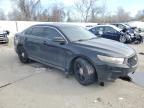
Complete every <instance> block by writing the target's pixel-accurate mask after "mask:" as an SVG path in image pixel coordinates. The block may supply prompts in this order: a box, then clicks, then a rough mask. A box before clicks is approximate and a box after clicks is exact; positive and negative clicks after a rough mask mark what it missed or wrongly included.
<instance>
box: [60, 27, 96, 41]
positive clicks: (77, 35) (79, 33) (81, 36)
mask: <svg viewBox="0 0 144 108" xmlns="http://www.w3.org/2000/svg"><path fill="white" fill-rule="evenodd" d="M61 30H62V32H63V33H64V34H65V35H66V36H67V38H68V39H69V40H70V41H84V40H89V39H93V38H96V36H95V35H94V34H92V33H91V32H89V31H87V30H85V29H84V28H82V27H76V26H65V27H61Z"/></svg>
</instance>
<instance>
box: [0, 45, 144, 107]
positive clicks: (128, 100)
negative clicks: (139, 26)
mask: <svg viewBox="0 0 144 108" xmlns="http://www.w3.org/2000/svg"><path fill="white" fill-rule="evenodd" d="M10 43H11V42H10ZM130 46H131V47H133V48H134V49H136V51H137V53H141V52H144V44H141V45H130ZM138 56H139V67H138V69H137V72H144V55H140V54H138ZM143 102H144V88H143V87H142V86H139V85H136V84H134V83H132V82H126V81H123V80H120V79H118V80H116V81H115V82H113V83H107V84H106V85H105V86H104V87H101V86H99V85H97V84H93V85H90V86H87V87H85V86H82V85H80V84H79V83H78V82H77V81H76V80H75V78H74V77H73V76H72V77H70V78H65V76H64V73H63V72H61V71H59V70H56V69H53V68H49V67H46V66H43V65H41V64H39V63H34V62H33V63H30V64H22V63H20V61H19V59H18V57H17V55H16V53H15V52H14V49H13V46H12V45H11V44H10V45H0V108H96V107H97V108H144V103H143Z"/></svg>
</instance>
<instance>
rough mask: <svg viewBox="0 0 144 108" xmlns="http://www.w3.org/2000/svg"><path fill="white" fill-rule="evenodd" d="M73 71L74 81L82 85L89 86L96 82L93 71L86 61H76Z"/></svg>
mask: <svg viewBox="0 0 144 108" xmlns="http://www.w3.org/2000/svg"><path fill="white" fill-rule="evenodd" d="M73 70H74V74H75V77H76V79H77V80H78V82H79V83H80V84H82V85H89V84H92V83H94V82H95V81H96V80H97V77H96V72H95V69H94V67H93V66H92V65H91V64H90V63H89V62H88V61H87V60H84V59H82V58H78V59H76V60H75V62H74V66H73Z"/></svg>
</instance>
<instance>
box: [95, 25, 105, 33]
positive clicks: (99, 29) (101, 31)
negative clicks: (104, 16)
mask: <svg viewBox="0 0 144 108" xmlns="http://www.w3.org/2000/svg"><path fill="white" fill-rule="evenodd" d="M103 31H104V28H103V27H96V28H95V33H96V34H100V35H102V34H103Z"/></svg>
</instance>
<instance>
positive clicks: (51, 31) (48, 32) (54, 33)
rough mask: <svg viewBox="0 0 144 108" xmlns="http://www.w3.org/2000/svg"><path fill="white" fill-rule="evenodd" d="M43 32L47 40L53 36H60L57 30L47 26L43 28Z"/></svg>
mask: <svg viewBox="0 0 144 108" xmlns="http://www.w3.org/2000/svg"><path fill="white" fill-rule="evenodd" d="M43 34H44V36H45V37H46V38H47V39H48V40H53V39H54V38H55V37H59V36H61V35H60V33H59V32H58V31H56V30H55V29H53V28H49V27H45V28H43Z"/></svg>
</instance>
